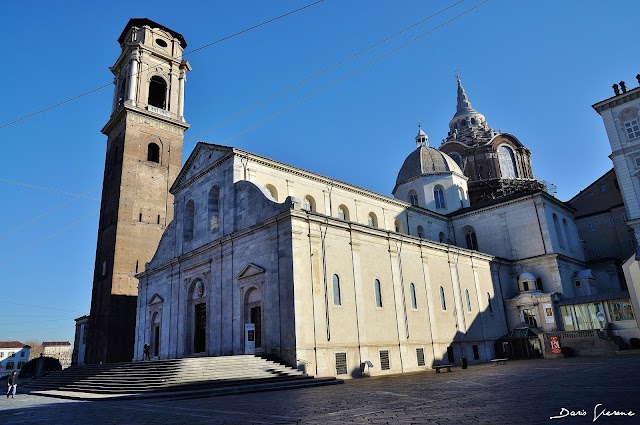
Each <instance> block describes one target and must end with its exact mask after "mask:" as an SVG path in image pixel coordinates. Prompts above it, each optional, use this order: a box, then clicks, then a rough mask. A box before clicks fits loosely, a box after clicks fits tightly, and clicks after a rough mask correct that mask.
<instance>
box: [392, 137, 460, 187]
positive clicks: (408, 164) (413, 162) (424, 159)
mask: <svg viewBox="0 0 640 425" xmlns="http://www.w3.org/2000/svg"><path fill="white" fill-rule="evenodd" d="M446 172H456V173H458V174H460V175H462V170H460V167H459V166H458V164H456V162H455V161H454V160H453V158H451V157H450V156H449V155H447V154H446V153H444V152H440V151H439V150H437V149H434V148H430V147H427V146H420V147H419V148H417V149H416V150H414V151H413V152H411V153H410V154H409V156H408V157H407V159H405V160H404V163H403V164H402V167H401V168H400V172H399V173H398V178H397V179H396V187H397V186H398V185H400V184H402V183H404V182H406V181H408V180H412V179H414V178H416V177H420V176H424V175H431V174H439V173H446Z"/></svg>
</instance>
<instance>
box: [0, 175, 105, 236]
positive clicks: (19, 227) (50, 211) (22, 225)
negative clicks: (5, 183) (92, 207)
mask: <svg viewBox="0 0 640 425" xmlns="http://www.w3.org/2000/svg"><path fill="white" fill-rule="evenodd" d="M100 186H102V184H100V185H98V186H96V187H94V188H93V189H91V190H89V191H87V192H85V193H84V194H81V195H79V196H76V197H74V198H72V199H69V200H67V201H65V202H63V203H61V204H58V205H56V206H54V207H52V208H49V209H48V210H46V211H44V212H42V213H40V214H38V215H36V216H34V217H32V218H30V219H28V220H27V221H24V222H22V223H20V224H18V225H16V226H14V227H12V228H10V229H7V230H5V231H3V232H0V239H2V238H4V237H6V236H9V235H10V234H12V233H15V232H17V231H18V230H22V229H24V228H25V227H27V226H28V225H30V224H33V223H35V222H36V221H38V220H40V219H42V218H44V217H46V216H48V215H51V214H53V213H54V212H56V211H59V210H61V209H63V208H64V207H66V206H67V205H69V204H71V203H73V202H75V201H77V200H79V199H90V200H94V201H98V199H96V198H85V197H84V196H82V195H87V194H89V193H91V192H94V191H96V190H98V189H99V188H100Z"/></svg>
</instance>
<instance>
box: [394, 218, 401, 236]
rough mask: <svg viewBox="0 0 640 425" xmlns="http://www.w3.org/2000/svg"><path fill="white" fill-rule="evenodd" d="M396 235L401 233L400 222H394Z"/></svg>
mask: <svg viewBox="0 0 640 425" xmlns="http://www.w3.org/2000/svg"><path fill="white" fill-rule="evenodd" d="M394 224H395V228H396V233H402V222H401V221H400V220H396V221H395V223H394Z"/></svg>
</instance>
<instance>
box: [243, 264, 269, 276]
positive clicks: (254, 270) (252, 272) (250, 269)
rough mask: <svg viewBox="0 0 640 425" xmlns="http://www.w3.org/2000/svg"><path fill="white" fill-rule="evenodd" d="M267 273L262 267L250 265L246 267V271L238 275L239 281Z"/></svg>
mask: <svg viewBox="0 0 640 425" xmlns="http://www.w3.org/2000/svg"><path fill="white" fill-rule="evenodd" d="M265 271H266V269H265V268H263V267H260V266H258V265H256V264H253V263H249V264H247V265H246V266H245V268H244V269H242V271H241V272H240V274H238V277H237V279H246V278H247V277H251V276H256V275H259V274H262V273H264V272H265Z"/></svg>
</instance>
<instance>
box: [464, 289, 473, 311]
mask: <svg viewBox="0 0 640 425" xmlns="http://www.w3.org/2000/svg"><path fill="white" fill-rule="evenodd" d="M464 296H465V298H466V299H467V311H471V297H470V296H469V290H468V289H465V290H464Z"/></svg>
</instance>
